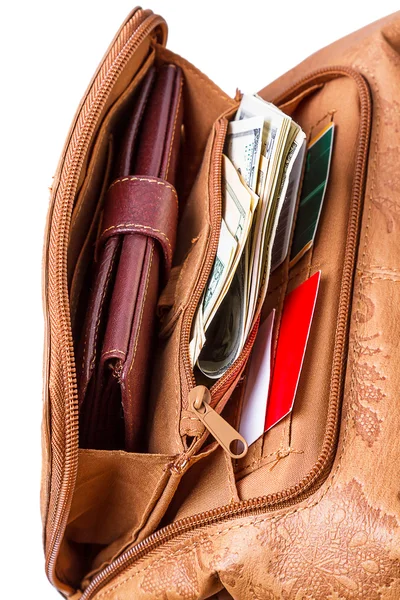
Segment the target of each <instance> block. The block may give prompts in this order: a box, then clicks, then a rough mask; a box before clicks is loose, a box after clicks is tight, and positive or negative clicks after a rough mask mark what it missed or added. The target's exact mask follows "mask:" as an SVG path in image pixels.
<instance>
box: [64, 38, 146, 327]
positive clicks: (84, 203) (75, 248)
mask: <svg viewBox="0 0 400 600" xmlns="http://www.w3.org/2000/svg"><path fill="white" fill-rule="evenodd" d="M135 57H136V54H135ZM154 60H155V51H154V49H149V47H148V44H147V46H146V45H144V46H143V48H142V49H141V51H140V52H139V56H137V57H136V60H135V62H134V63H133V65H132V67H133V66H134V68H135V70H133V72H131V74H130V78H129V80H128V81H127V82H125V85H126V88H125V89H123V90H120V94H119V95H118V96H117V97H114V102H113V103H112V104H111V106H110V104H109V106H108V111H107V113H106V114H105V116H104V118H103V120H102V121H101V124H100V126H99V129H98V132H97V135H96V138H95V142H94V145H93V148H92V149H91V151H90V153H89V155H88V160H87V162H86V163H85V165H84V168H83V170H82V174H81V184H80V187H79V192H78V194H77V199H76V202H75V205H74V209H73V212H72V218H71V229H70V239H69V245H68V286H69V288H70V304H71V315H72V317H73V326H75V323H74V321H75V315H76V311H77V310H78V304H79V302H80V294H81V292H82V288H83V287H84V285H83V284H84V281H85V276H86V275H87V268H88V266H89V264H90V262H91V261H92V260H93V258H94V242H95V237H96V229H97V227H98V223H99V220H100V215H101V208H102V206H101V205H102V199H103V198H104V193H105V191H106V189H107V187H108V184H109V183H110V182H111V178H112V173H113V169H112V161H113V159H115V156H116V146H117V143H118V137H119V130H120V128H121V123H123V121H124V118H126V116H127V114H128V112H127V111H128V110H129V106H130V105H131V103H132V98H133V96H134V95H135V92H136V89H137V88H138V86H139V85H140V83H141V81H142V80H143V78H144V76H145V75H146V73H147V71H148V70H149V68H150V67H151V65H152V64H153V63H154ZM126 78H128V76H126ZM110 140H111V141H110ZM111 143H112V146H113V148H112V149H111V147H110V144H111ZM110 152H111V155H110ZM85 267H86V268H85ZM77 271H79V272H77ZM82 302H83V303H84V302H85V298H82Z"/></svg>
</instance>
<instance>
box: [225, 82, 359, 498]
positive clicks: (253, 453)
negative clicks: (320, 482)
mask: <svg viewBox="0 0 400 600" xmlns="http://www.w3.org/2000/svg"><path fill="white" fill-rule="evenodd" d="M343 98H346V103H345V104H344V103H343ZM294 106H295V110H294V112H293V113H292V115H291V116H292V117H293V119H294V120H295V121H297V122H298V123H299V124H300V125H301V127H302V129H303V130H304V131H305V132H306V134H307V136H308V140H309V141H310V139H311V138H312V137H314V136H315V135H316V134H317V133H318V132H319V131H320V130H321V129H322V128H323V126H324V125H326V123H327V122H328V121H329V120H331V119H333V121H334V123H335V133H334V145H333V153H332V162H331V168H330V175H329V181H328V186H327V190H326V195H325V199H324V203H323V207H322V212H321V217H320V221H319V225H318V230H317V233H316V238H315V241H314V245H313V247H312V248H311V249H310V250H309V251H308V252H306V253H305V255H304V256H303V257H302V258H301V259H300V261H299V262H298V263H297V264H296V265H295V266H294V267H293V268H292V269H291V270H290V271H287V276H284V277H283V278H282V281H281V283H278V284H277V285H278V287H277V286H276V285H275V289H270V290H269V295H268V298H267V301H266V306H268V312H269V310H271V309H272V307H273V306H272V305H273V303H274V302H276V303H277V304H278V305H279V307H278V311H277V314H276V326H275V329H276V330H278V329H279V321H280V318H281V310H282V304H283V303H282V302H280V300H279V297H280V296H281V295H282V293H284V294H287V293H289V292H290V291H292V290H293V289H294V288H296V287H297V286H298V285H300V284H301V283H302V282H303V281H305V280H306V279H308V278H309V277H310V276H311V275H312V274H314V273H315V272H316V271H318V270H321V283H320V288H319V293H318V297H317V303H316V308H315V313H314V318H313V322H312V325H311V331H310V336H309V340H308V343H307V348H306V353H305V358H304V363H303V367H302V371H301V375H300V380H299V385H298V389H297V392H296V397H295V402H294V408H293V411H292V413H291V414H290V415H288V416H287V417H285V418H284V419H283V420H282V421H281V422H279V423H278V424H277V425H275V426H274V427H273V428H272V429H270V430H269V431H268V432H267V433H265V434H264V436H262V438H260V439H259V440H257V441H256V442H255V444H253V445H252V446H251V447H250V449H249V452H248V454H247V456H246V457H244V458H243V459H241V460H240V461H238V464H237V465H236V467H235V470H236V478H237V487H238V492H239V496H240V498H241V499H247V498H251V497H254V496H258V495H268V494H274V493H279V492H282V491H283V490H286V489H289V488H291V487H292V486H294V485H296V484H299V482H301V481H302V480H303V479H304V477H306V476H307V474H308V473H309V472H310V471H311V469H312V468H313V466H314V465H315V464H316V462H317V460H318V457H319V456H320V453H321V450H322V447H323V443H324V439H325V435H326V431H327V418H328V413H329V408H330V407H331V406H333V405H335V404H337V403H340V401H341V388H342V383H343V378H344V376H343V377H342V379H341V380H340V381H339V382H336V380H335V377H336V376H337V373H335V369H336V370H337V365H338V361H339V362H340V363H341V364H344V363H343V361H344V354H342V356H341V357H338V356H337V349H336V346H337V342H338V338H337V336H338V333H337V326H338V320H339V319H343V315H341V313H340V298H341V293H342V289H343V287H344V286H345V285H346V281H345V280H344V275H343V273H344V271H343V265H344V264H345V256H346V247H347V237H348V232H349V226H350V225H351V222H350V218H351V215H352V211H354V207H353V203H354V199H353V200H352V191H353V184H354V177H355V172H356V159H357V152H358V147H359V140H360V137H359V136H360V96H359V90H358V88H357V85H356V84H355V83H354V81H353V80H352V79H351V78H349V77H345V76H343V77H340V78H335V79H334V80H331V81H326V82H325V83H324V86H323V87H318V88H317V89H316V90H313V93H312V95H310V96H308V97H307V96H306V97H304V98H302V99H301V101H300V103H294ZM361 200H362V199H357V200H356V201H359V202H361ZM354 259H355V257H354ZM275 283H276V282H275ZM266 313H267V310H265V306H264V311H263V317H265V316H267V314H266ZM341 352H342V353H345V352H346V344H345V343H344V344H342V346H341ZM338 415H339V412H337V415H336V418H338Z"/></svg>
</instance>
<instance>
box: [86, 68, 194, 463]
mask: <svg viewBox="0 0 400 600" xmlns="http://www.w3.org/2000/svg"><path fill="white" fill-rule="evenodd" d="M181 94H182V77H181V74H180V72H179V70H178V69H177V68H176V67H175V66H174V65H166V66H164V67H162V68H161V69H160V70H159V71H158V72H156V69H155V68H154V67H153V68H152V69H150V70H149V72H148V73H147V75H146V78H145V80H144V82H143V85H142V87H141V89H140V92H139V96H138V98H136V99H135V105H134V108H133V111H132V116H131V119H130V123H129V125H128V128H127V131H126V132H125V133H124V138H123V144H122V149H121V151H120V159H119V163H118V178H117V179H115V180H114V181H113V183H112V184H111V186H110V188H109V190H108V192H107V195H106V198H105V204H104V211H103V218H102V222H101V228H100V235H99V238H98V241H97V250H96V255H97V261H96V265H95V274H94V278H93V284H92V293H91V296H90V299H89V304H88V311H87V316H86V322H85V325H84V329H83V338H82V342H81V349H80V352H81V356H82V369H81V377H80V381H79V394H80V407H81V413H80V422H81V427H80V435H81V446H82V447H87V448H97V449H99V448H107V449H117V448H123V449H126V450H130V451H133V450H137V449H138V448H139V447H140V446H141V444H142V443H143V437H142V433H143V432H142V428H143V418H144V414H145V405H146V397H145V395H146V389H147V384H148V377H149V366H150V365H149V357H150V353H151V347H152V344H153V337H154V333H153V332H154V327H155V307H156V304H157V298H158V293H159V285H160V284H159V281H160V270H161V271H163V278H164V280H165V279H166V278H167V277H168V274H169V271H170V268H171V263H172V257H173V252H174V248H175V238H176V226H177V221H178V196H177V193H176V191H175V189H174V187H173V185H172V184H173V182H174V179H175V172H176V165H177V155H178V152H179V138H180V126H181V122H182V103H181ZM121 408H122V414H121Z"/></svg>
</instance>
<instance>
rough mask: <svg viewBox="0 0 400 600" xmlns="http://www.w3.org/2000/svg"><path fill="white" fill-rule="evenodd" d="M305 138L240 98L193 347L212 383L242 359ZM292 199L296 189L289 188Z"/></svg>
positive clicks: (289, 123) (286, 120)
mask: <svg viewBox="0 0 400 600" xmlns="http://www.w3.org/2000/svg"><path fill="white" fill-rule="evenodd" d="M304 139H305V135H304V133H303V132H302V131H301V128H300V127H299V126H298V125H297V124H296V123H295V122H294V121H293V120H292V119H291V118H290V117H289V116H287V115H285V114H284V113H283V112H282V111H280V110H279V109H278V108H277V107H275V106H274V105H272V104H270V103H268V102H265V101H264V100H262V99H261V98H259V97H258V96H243V98H242V101H241V104H240V106H239V109H238V111H237V114H236V117H235V121H233V122H232V123H230V125H229V127H228V133H227V140H226V144H225V152H226V154H227V155H228V156H224V157H223V178H222V188H223V211H222V212H223V220H222V224H221V236H220V243H221V249H220V245H219V246H218V250H217V256H216V259H215V264H214V268H213V272H212V275H211V277H210V280H209V283H208V286H207V289H206V290H205V293H204V296H203V302H202V303H201V304H200V306H199V309H198V314H197V315H196V319H195V324H194V327H193V338H192V341H191V357H192V364H193V365H194V364H195V363H196V361H197V365H198V367H199V369H200V370H201V371H202V372H203V374H204V375H206V376H207V377H209V378H210V379H217V378H219V377H221V376H222V375H223V373H224V372H226V370H227V369H229V367H230V366H231V365H232V364H233V363H234V362H235V360H236V359H237V357H238V356H239V355H240V353H241V351H242V349H243V347H244V344H245V342H246V339H247V336H248V334H249V332H250V329H251V327H252V325H253V323H254V319H255V317H256V313H257V311H259V310H260V306H261V305H262V302H263V301H264V298H265V295H266V292H267V288H268V281H269V275H270V271H271V260H272V250H273V245H274V240H275V235H276V231H277V226H278V222H279V218H280V214H281V211H282V206H283V203H284V199H285V197H286V195H287V189H288V184H289V180H290V174H291V171H292V168H293V165H294V164H295V163H296V159H297V157H298V155H299V152H300V149H301V148H304ZM229 159H230V160H229ZM297 168H299V167H297ZM292 179H293V178H292ZM296 182H297V185H298V184H299V177H296ZM244 191H247V197H246V194H245V193H244ZM293 194H296V190H291V195H292V196H293ZM225 228H226V229H227V230H228V231H229V233H231V236H232V237H233V238H234V240H235V241H236V247H235V249H234V250H232V253H233V256H232V255H231V260H230V262H229V264H228V265H227V266H226V267H225V263H224V267H222V266H221V262H224V261H221V256H222V254H223V253H224V252H226V246H227V241H226V239H227V237H228V236H227V234H226V231H223V229H225ZM224 240H225V241H224ZM285 240H286V238H285ZM284 244H285V245H286V244H287V242H286V241H285V242H284ZM279 252H282V250H280V251H279ZM279 252H278V251H277V253H278V254H279ZM216 279H218V282H217V283H216ZM221 282H222V283H221Z"/></svg>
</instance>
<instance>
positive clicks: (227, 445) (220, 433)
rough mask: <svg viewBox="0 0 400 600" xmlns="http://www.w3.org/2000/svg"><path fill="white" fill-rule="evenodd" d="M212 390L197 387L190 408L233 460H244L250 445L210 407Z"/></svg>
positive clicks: (191, 395)
mask: <svg viewBox="0 0 400 600" xmlns="http://www.w3.org/2000/svg"><path fill="white" fill-rule="evenodd" d="M210 401H211V394H210V390H209V389H208V388H206V387H205V386H204V385H197V386H196V387H194V388H193V389H192V390H190V392H189V408H190V409H191V410H192V411H193V412H194V413H195V415H196V416H197V417H198V418H199V419H200V421H201V422H202V423H204V425H205V426H206V427H207V429H208V431H209V432H210V433H211V434H212V435H213V436H214V438H215V439H216V440H217V442H218V443H219V445H220V446H222V448H223V449H224V450H225V452H227V453H228V454H229V456H231V457H232V458H242V457H243V456H245V455H246V453H247V450H248V445H247V442H246V440H245V439H244V437H243V436H241V435H240V433H238V432H237V431H236V429H234V427H232V425H229V423H228V421H225V419H223V418H222V417H221V415H219V414H218V413H217V412H216V411H215V410H214V409H213V408H211V406H210Z"/></svg>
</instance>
